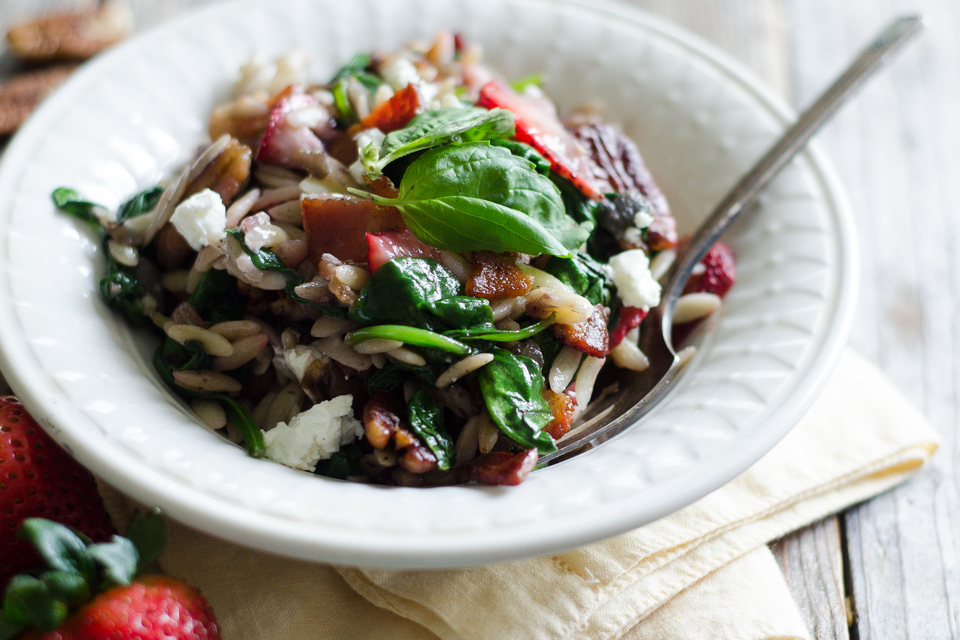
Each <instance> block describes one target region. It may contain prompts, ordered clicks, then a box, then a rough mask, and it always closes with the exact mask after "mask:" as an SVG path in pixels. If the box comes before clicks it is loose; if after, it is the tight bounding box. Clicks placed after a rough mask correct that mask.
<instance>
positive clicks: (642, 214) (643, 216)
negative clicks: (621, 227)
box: [633, 211, 653, 229]
mask: <svg viewBox="0 0 960 640" xmlns="http://www.w3.org/2000/svg"><path fill="white" fill-rule="evenodd" d="M651 224H653V216H652V215H650V214H649V213H647V212H646V211H637V215H635V216H633V226H635V227H636V228H637V229H646V228H647V227H649V226H650V225H651Z"/></svg>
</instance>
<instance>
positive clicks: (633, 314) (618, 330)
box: [610, 306, 647, 349]
mask: <svg viewBox="0 0 960 640" xmlns="http://www.w3.org/2000/svg"><path fill="white" fill-rule="evenodd" d="M646 317H647V312H646V311H645V310H644V309H641V308H640V307H627V306H622V307H620V318H619V319H618V320H617V326H615V327H614V328H613V331H611V332H610V348H611V349H613V348H614V347H616V346H617V345H618V344H620V343H621V342H623V338H624V336H626V335H627V333H629V331H630V330H631V329H633V328H634V327H638V326H640V323H641V322H642V321H643V319H644V318H646Z"/></svg>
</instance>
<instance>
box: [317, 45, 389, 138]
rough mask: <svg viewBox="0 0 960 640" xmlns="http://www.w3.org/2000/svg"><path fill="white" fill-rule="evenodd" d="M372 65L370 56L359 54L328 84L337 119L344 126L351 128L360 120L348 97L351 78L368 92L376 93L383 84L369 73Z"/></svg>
mask: <svg viewBox="0 0 960 640" xmlns="http://www.w3.org/2000/svg"><path fill="white" fill-rule="evenodd" d="M371 64H372V60H371V59H370V56H368V55H366V54H363V53H358V54H356V55H355V56H353V57H352V58H351V59H350V61H349V62H347V64H345V65H343V66H342V67H341V68H340V70H339V71H337V73H336V74H335V75H334V76H333V78H331V80H330V82H329V84H328V86H329V87H330V91H331V93H333V105H334V108H335V109H336V110H337V119H338V120H339V121H340V123H341V124H342V125H345V126H350V125H351V124H353V123H354V122H357V120H358V118H357V115H356V114H355V113H354V112H353V108H352V107H351V106H350V99H349V98H348V97H347V87H348V86H349V83H350V78H356V79H357V80H359V81H360V84H362V85H363V86H364V88H366V89H367V91H376V89H377V87H379V86H380V85H381V84H383V81H382V80H381V79H380V78H379V77H378V76H376V75H374V74H372V73H370V72H369V71H367V69H369V68H370V65H371Z"/></svg>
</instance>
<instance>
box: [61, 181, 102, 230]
mask: <svg viewBox="0 0 960 640" xmlns="http://www.w3.org/2000/svg"><path fill="white" fill-rule="evenodd" d="M50 197H51V198H53V204H55V205H56V206H57V208H58V209H60V210H61V211H64V212H65V213H69V214H70V215H72V216H74V217H77V218H80V219H81V220H83V221H84V222H93V223H94V224H97V225H99V224H100V217H99V216H98V215H97V211H96V210H97V209H100V210H102V211H104V212H106V207H104V206H103V205H99V204H96V203H94V202H90V201H88V200H84V199H83V196H81V195H80V194H79V193H77V192H76V191H74V190H73V189H68V188H67V187H60V188H58V189H54V190H53V193H52V194H50Z"/></svg>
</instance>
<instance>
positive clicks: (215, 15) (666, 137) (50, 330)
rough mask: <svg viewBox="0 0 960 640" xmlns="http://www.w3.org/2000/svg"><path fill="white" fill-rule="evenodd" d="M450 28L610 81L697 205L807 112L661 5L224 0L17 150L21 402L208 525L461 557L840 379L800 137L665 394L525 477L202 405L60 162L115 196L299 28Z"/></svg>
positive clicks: (375, 559)
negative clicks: (71, 198)
mask: <svg viewBox="0 0 960 640" xmlns="http://www.w3.org/2000/svg"><path fill="white" fill-rule="evenodd" d="M442 27H449V28H453V29H455V30H459V31H462V32H463V33H464V34H465V35H466V36H467V37H468V38H469V39H470V40H471V41H473V42H479V43H482V44H483V45H484V48H485V50H486V53H487V56H486V57H487V62H488V63H489V64H490V65H491V66H492V67H494V68H495V69H497V70H498V71H499V72H500V73H502V74H503V75H505V76H506V77H508V78H517V77H521V76H525V75H528V74H531V73H535V72H543V73H544V74H545V76H546V78H547V79H548V80H547V84H546V90H547V92H548V93H549V94H551V95H552V96H553V97H555V98H556V99H557V101H558V102H559V104H560V106H561V108H562V109H569V108H572V107H574V106H576V105H578V104H581V103H584V102H588V101H593V100H597V99H601V100H602V101H603V102H604V103H605V104H606V107H607V115H608V117H609V119H610V120H612V121H616V122H620V123H621V124H622V125H623V128H624V129H625V130H626V132H627V133H628V134H629V135H630V136H632V137H633V138H634V139H635V140H636V141H637V142H638V144H639V146H640V149H641V151H642V153H643V154H644V157H645V158H646V160H647V164H648V165H649V167H650V168H651V170H652V171H653V173H654V174H655V176H656V178H657V179H658V180H659V183H660V185H661V186H662V188H663V189H664V191H665V192H666V194H667V196H668V198H669V200H670V202H671V204H672V206H673V208H674V209H675V211H676V213H677V216H678V218H679V220H680V223H681V226H685V227H686V228H690V226H692V224H694V221H695V220H697V219H699V218H700V217H702V216H704V215H705V214H706V212H707V211H708V210H709V209H710V208H711V206H712V205H713V204H714V203H715V202H716V201H717V200H718V199H719V197H720V196H721V195H722V193H723V192H724V191H725V190H726V189H727V188H728V187H729V185H731V184H732V183H733V182H734V180H735V179H736V177H737V176H738V175H739V174H741V173H742V172H743V171H745V170H746V169H747V168H748V166H749V165H750V164H751V163H752V161H753V160H754V159H755V158H757V157H759V155H760V154H761V152H762V151H763V150H764V149H765V148H766V147H767V145H768V144H769V143H770V142H771V141H772V140H773V139H774V138H775V136H776V135H778V133H779V132H780V131H782V129H783V128H784V125H785V123H786V122H788V121H790V119H791V114H790V112H789V110H788V109H787V108H785V107H784V106H783V105H782V104H781V102H780V101H778V100H777V99H775V98H773V97H771V96H770V94H769V92H767V91H766V90H765V89H764V88H762V87H761V86H759V85H758V83H757V82H756V81H754V80H752V79H751V78H750V76H749V75H748V74H747V73H745V72H744V71H743V70H742V69H740V68H739V67H738V66H737V65H736V64H734V63H733V62H731V61H730V60H729V59H727V58H726V57H725V56H724V55H722V54H720V53H719V52H717V51H715V50H714V49H712V48H710V47H709V46H707V45H704V44H703V43H701V42H700V41H698V40H696V39H695V38H694V37H692V36H690V35H688V34H686V33H684V32H682V31H680V30H678V29H676V28H675V27H672V26H670V25H668V24H665V23H663V22H660V21H658V20H655V19H653V18H650V17H649V16H646V15H645V14H642V13H639V12H636V11H631V10H627V9H624V8H620V7H617V6H615V5H609V4H596V3H593V4H591V5H590V6H587V5H585V4H581V3H579V2H575V1H574V0H563V1H556V0H482V1H480V0H477V1H468V0H355V1H352V2H350V1H347V0H329V1H306V0H274V1H272V2H270V3H262V2H259V1H253V0H251V1H247V2H240V3H231V4H226V5H218V6H214V7H210V8H207V9H205V10H202V11H198V12H195V13H192V14H190V15H188V16H183V17H182V18H180V19H178V20H175V21H172V22H170V23H168V24H165V25H163V26H161V27H160V28H159V29H156V30H154V31H151V32H149V33H147V34H144V35H143V36H140V37H138V38H136V39H134V40H133V41H131V42H129V43H127V44H124V45H122V46H120V47H118V48H116V49H114V50H113V51H111V52H110V53H109V54H107V55H105V56H104V57H102V58H100V59H98V60H97V61H95V62H94V63H92V64H90V65H89V66H87V67H85V68H84V69H83V70H82V71H80V72H79V73H78V74H77V75H76V76H75V77H74V78H72V79H71V80H70V81H69V82H68V83H67V84H66V85H65V86H64V87H63V88H62V89H61V90H60V91H59V92H57V94H56V95H55V96H54V97H53V98H52V99H50V100H49V101H48V102H47V103H46V104H45V105H44V106H43V107H42V108H41V109H40V110H39V111H38V113H37V114H36V115H35V117H34V118H33V119H32V120H31V121H30V122H29V123H28V124H27V125H26V126H25V127H24V128H23V130H22V131H21V132H20V134H19V135H18V136H17V137H16V139H15V140H14V141H13V142H12V143H11V145H10V147H9V149H8V150H7V152H6V154H5V157H4V159H3V164H2V168H0V346H2V366H3V371H4V373H5V374H6V375H7V377H8V378H9V381H10V383H11V385H12V386H13V388H14V389H15V390H16V392H17V393H18V394H19V395H20V396H21V398H22V399H23V402H24V403H25V404H26V405H27V406H28V407H29V408H30V410H31V411H32V412H34V414H35V415H36V416H37V418H38V419H39V420H41V421H42V422H43V423H44V425H45V426H46V427H47V428H48V429H49V430H50V431H51V432H52V433H53V435H54V437H55V438H56V439H57V440H58V441H60V442H62V443H63V444H64V445H65V446H66V447H68V448H69V449H70V450H71V451H72V452H73V454H74V455H75V456H76V457H77V458H79V460H80V461H81V462H82V463H84V464H85V465H87V466H88V467H90V468H91V469H92V470H93V471H94V472H96V473H97V474H99V475H100V476H102V477H103V478H104V479H106V480H107V481H109V482H110V483H112V484H114V485H116V486H117V487H119V488H120V489H121V490H123V491H125V492H127V493H128V494H130V495H131V496H134V497H136V498H138V499H139V500H141V501H143V502H145V503H148V504H155V505H158V506H160V507H161V508H163V509H164V510H165V511H166V512H167V513H168V514H169V515H170V516H172V517H173V518H176V519H177V520H180V521H182V522H185V523H187V524H189V525H192V526H194V527H196V528H198V529H202V530H204V531H207V532H210V533H213V534H215V535H218V536H222V537H224V538H227V539H230V540H233V541H236V542H240V543H243V544H247V545H250V546H252V547H257V548H261V549H265V550H270V551H275V552H278V553H282V554H287V555H291V556H297V557H301V558H307V559H316V560H324V561H331V562H336V563H351V564H368V565H386V566H420V567H427V566H431V567H435V566H455V565H465V564H471V563H479V562H489V561H495V560H503V559H508V558H516V557H520V556H525V555H531V554H541V553H547V552H552V551H556V550H559V549H562V548H567V547H572V546H575V545H580V544H584V543H587V542H591V541H594V540H598V539H601V538H604V537H607V536H611V535H614V534H617V533H620V532H623V531H626V530H628V529H630V528H632V527H636V526H638V525H642V524H644V523H647V522H650V521H652V520H654V519H656V518H658V517H661V516H663V515H665V514H667V513H670V512H672V511H674V510H676V509H679V508H681V507H683V506H685V505H686V504H688V503H690V502H692V501H693V500H695V499H697V498H699V497H701V496H703V495H705V494H706V493H708V492H709V491H711V490H713V489H715V488H717V487H719V486H720V485H722V484H723V483H724V482H726V481H728V480H729V479H731V478H732V477H734V476H735V475H737V474H738V473H740V472H741V471H743V470H744V469H746V468H747V467H748V466H749V465H750V464H752V463H753V462H754V461H756V460H757V459H758V458H759V457H760V456H761V455H763V454H764V453H765V452H766V451H768V450H769V449H770V448H771V447H772V446H773V445H774V444H775V443H776V442H777V441H779V440H780V438H782V437H783V436H784V435H785V434H786V433H787V431H789V429H790V428H792V427H793V425H794V424H795V423H796V422H797V420H798V419H799V418H800V416H801V415H802V414H803V412H804V411H805V409H806V408H807V407H808V406H809V404H810V403H811V402H812V400H813V399H814V397H815V396H816V394H817V392H818V391H819V389H820V388H821V386H822V385H823V383H824V382H825V377H826V376H827V374H828V373H829V371H830V369H831V368H832V365H833V364H834V362H835V360H836V358H837V356H838V354H839V350H840V348H841V347H842V344H843V343H844V341H845V339H846V336H847V333H848V329H849V325H850V320H851V312H852V305H853V301H854V288H855V281H856V277H855V265H856V255H855V247H854V239H853V235H852V229H851V221H850V215H849V213H848V211H847V208H846V206H845V204H844V200H843V197H842V196H841V192H840V189H839V187H838V186H837V183H836V179H835V178H834V176H833V173H832V171H831V170H830V169H829V168H828V167H827V165H826V163H825V162H824V161H823V159H822V158H821V157H820V156H819V155H818V154H817V153H815V152H813V151H808V152H807V153H805V154H803V155H802V156H800V157H799V158H798V159H797V160H796V161H795V162H794V163H793V164H792V165H791V166H790V167H789V168H788V169H787V170H786V171H785V173H784V174H783V175H782V176H781V177H780V178H779V179H778V180H777V181H776V182H775V183H774V184H773V185H772V186H771V188H770V189H769V190H768V191H767V192H766V193H765V194H764V195H763V197H762V205H761V208H760V210H759V212H758V215H757V216H756V217H755V218H754V219H753V220H752V221H751V222H750V223H749V225H740V226H739V227H738V228H737V229H735V230H734V231H733V232H732V234H730V242H731V244H732V245H733V247H734V249H735V250H736V252H737V254H738V256H739V267H738V270H739V282H738V283H737V285H736V286H735V287H734V288H733V290H732V291H731V292H730V294H729V296H728V298H727V300H726V302H725V304H724V307H723V311H722V314H721V316H720V317H719V318H718V319H717V321H716V322H715V323H714V326H713V330H712V332H710V333H708V335H707V337H706V339H705V341H704V344H703V345H702V350H701V351H700V353H699V355H698V356H697V358H696V360H695V361H694V363H693V366H692V367H691V369H690V370H689V371H687V373H686V375H685V376H683V378H682V380H681V382H680V383H679V384H678V386H677V388H676V389H675V390H674V392H673V394H672V396H671V398H669V399H668V401H666V402H665V403H664V404H662V405H661V406H660V407H659V408H658V409H657V410H656V411H655V412H654V413H653V414H652V415H650V416H649V417H648V419H646V420H645V421H644V422H642V423H641V424H640V425H639V426H637V427H636V428H634V429H632V430H630V431H628V432H627V433H624V434H622V435H620V436H618V437H617V438H614V439H613V440H612V441H610V442H608V443H606V444H604V445H603V446H601V447H598V448H597V449H595V450H594V451H592V452H590V453H588V454H586V455H581V456H579V457H576V458H574V459H573V460H570V461H568V462H565V463H562V464H559V465H556V466H554V467H550V468H547V469H545V470H542V471H538V472H536V473H534V474H532V475H531V476H530V477H529V478H528V479H527V481H526V482H524V483H523V485H521V486H519V487H515V488H479V487H451V488H440V489H430V490H423V489H402V488H383V487H370V486H365V485H361V484H349V483H343V482H338V481H332V480H328V479H324V478H320V477H315V476H311V475H309V474H305V473H302V472H298V471H294V470H292V469H288V468H286V467H283V466H281V465H278V464H274V463H271V462H267V461H262V460H254V459H251V458H249V457H247V456H246V454H245V453H244V452H243V451H242V450H241V449H239V448H237V447H234V446H231V445H229V444H226V443H225V441H223V440H222V439H220V438H219V437H218V436H216V435H213V434H211V433H209V432H208V431H206V430H205V429H203V428H201V427H199V426H198V425H197V423H196V420H195V419H194V418H193V417H192V416H191V415H190V414H189V413H188V411H187V410H186V409H185V408H184V407H183V405H182V404H181V403H180V402H179V401H177V400H176V399H175V398H174V396H173V395H172V394H171V393H170V392H168V391H167V390H166V389H164V387H163V386H162V385H161V383H160V382H159V380H158V378H157V376H156V374H155V373H154V371H153V368H152V366H151V364H150V355H151V354H150V351H149V348H148V347H147V346H145V341H144V340H143V339H142V336H140V335H139V334H137V333H136V332H135V331H133V330H131V329H130V328H129V327H128V326H127V325H126V324H125V323H124V322H123V320H122V319H121V318H120V316H119V315H118V314H116V313H113V312H111V311H110V310H108V309H107V308H106V307H105V306H104V304H103V302H102V301H101V299H100V296H99V293H98V292H97V281H98V279H99V277H100V275H101V274H102V271H103V268H104V267H103V263H104V260H103V256H102V253H101V251H100V248H99V246H98V242H97V241H96V238H94V237H93V236H92V235H89V234H88V233H87V232H85V230H84V229H83V228H81V226H80V225H78V224H77V223H76V221H74V220H72V219H69V218H68V217H67V216H65V215H63V214H60V213H58V212H56V211H55V210H54V208H53V206H52V205H51V202H50V197H49V194H50V192H51V191H52V190H53V189H54V188H55V187H58V186H61V185H68V186H72V187H74V188H76V189H78V190H79V191H80V192H81V193H83V194H84V195H86V196H87V197H89V198H90V199H92V200H94V201H99V202H101V203H103V204H106V205H108V206H115V205H117V204H118V203H120V202H121V201H122V200H123V199H125V198H126V197H128V196H129V195H130V194H132V193H134V192H136V191H138V190H140V189H143V188H145V187H147V186H151V185H153V184H155V183H156V182H157V181H158V180H159V179H160V178H162V177H165V176H169V175H171V173H172V172H173V171H174V170H176V169H177V167H178V166H180V165H181V164H182V163H183V162H184V161H185V159H186V157H187V156H188V155H189V153H190V152H191V150H192V148H193V147H194V146H195V145H197V144H199V143H201V142H202V141H203V140H204V130H205V124H206V120H207V117H208V114H209V113H210V110H211V107H212V105H214V103H215V102H217V101H218V100H220V99H223V98H224V97H225V96H226V95H227V93H228V91H229V87H230V84H231V82H232V81H233V80H234V79H235V78H236V77H237V69H238V67H239V65H240V64H242V63H243V62H245V61H246V60H248V59H249V58H250V57H251V56H252V55H253V54H254V53H255V52H256V51H257V50H260V51H262V52H264V53H265V54H267V55H268V56H274V55H277V54H280V53H283V52H285V51H287V50H289V49H290V48H292V47H304V48H306V49H308V50H309V51H310V52H311V54H312V56H313V60H314V63H313V68H312V69H311V77H314V78H317V79H325V78H326V77H328V76H330V75H331V74H332V73H333V71H335V69H336V68H337V67H338V66H339V65H341V64H342V63H344V62H345V61H346V60H347V59H348V58H349V57H350V56H351V55H352V54H353V53H355V52H357V51H369V50H371V49H374V48H378V47H379V48H383V49H387V50H389V49H391V48H394V47H398V46H399V45H401V44H402V43H403V42H405V41H407V40H408V39H410V38H412V37H420V38H429V37H430V36H431V35H432V34H433V33H434V32H435V30H437V29H438V28H442Z"/></svg>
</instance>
